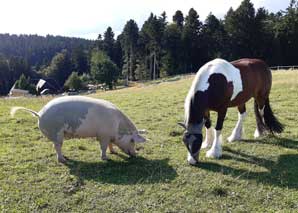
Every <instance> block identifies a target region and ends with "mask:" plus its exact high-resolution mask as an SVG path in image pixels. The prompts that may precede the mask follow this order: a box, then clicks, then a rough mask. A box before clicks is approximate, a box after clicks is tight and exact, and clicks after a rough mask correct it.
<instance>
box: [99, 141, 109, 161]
mask: <svg viewBox="0 0 298 213" xmlns="http://www.w3.org/2000/svg"><path fill="white" fill-rule="evenodd" d="M109 143H110V140H109V138H108V137H101V138H99V144H100V148H101V159H102V160H109V158H108V157H107V148H108V145H109Z"/></svg>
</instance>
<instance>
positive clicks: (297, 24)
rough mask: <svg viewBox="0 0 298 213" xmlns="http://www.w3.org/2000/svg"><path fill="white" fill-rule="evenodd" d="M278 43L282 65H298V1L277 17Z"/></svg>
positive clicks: (291, 3)
mask: <svg viewBox="0 0 298 213" xmlns="http://www.w3.org/2000/svg"><path fill="white" fill-rule="evenodd" d="M275 23H276V24H275V25H276V32H275V33H276V42H277V43H278V47H279V48H278V50H279V52H280V54H279V56H280V58H281V60H280V63H281V64H287V65H295V64H297V56H296V55H297V49H298V1H297V0H291V2H290V5H289V7H288V8H287V10H286V11H285V12H284V13H283V14H280V16H277V17H276V22H275Z"/></svg>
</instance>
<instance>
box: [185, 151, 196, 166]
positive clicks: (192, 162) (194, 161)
mask: <svg viewBox="0 0 298 213" xmlns="http://www.w3.org/2000/svg"><path fill="white" fill-rule="evenodd" d="M187 161H188V163H189V164H191V165H195V164H196V163H197V162H198V161H197V160H196V159H194V158H193V157H192V156H191V154H190V153H189V152H187Z"/></svg>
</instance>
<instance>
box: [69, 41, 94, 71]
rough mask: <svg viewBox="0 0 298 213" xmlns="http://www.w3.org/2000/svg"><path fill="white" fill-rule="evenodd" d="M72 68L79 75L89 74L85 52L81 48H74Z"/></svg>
mask: <svg viewBox="0 0 298 213" xmlns="http://www.w3.org/2000/svg"><path fill="white" fill-rule="evenodd" d="M71 60H72V64H73V68H74V70H75V71H76V72H78V74H79V75H82V74H83V73H88V72H89V69H90V68H89V62H88V56H87V52H86V51H85V50H84V49H83V47H81V46H80V47H76V48H75V49H74V50H73V52H72V56H71Z"/></svg>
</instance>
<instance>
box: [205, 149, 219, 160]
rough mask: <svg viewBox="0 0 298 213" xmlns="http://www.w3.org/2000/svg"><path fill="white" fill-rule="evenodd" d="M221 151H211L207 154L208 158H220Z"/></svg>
mask: <svg viewBox="0 0 298 213" xmlns="http://www.w3.org/2000/svg"><path fill="white" fill-rule="evenodd" d="M221 155H222V154H221V151H220V150H217V151H216V150H209V151H207V152H206V157H207V158H220V157H221Z"/></svg>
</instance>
